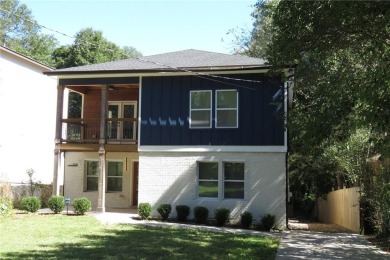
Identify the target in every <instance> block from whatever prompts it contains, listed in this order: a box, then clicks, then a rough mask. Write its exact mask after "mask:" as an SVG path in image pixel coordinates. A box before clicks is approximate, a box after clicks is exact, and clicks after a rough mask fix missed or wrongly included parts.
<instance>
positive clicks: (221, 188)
mask: <svg viewBox="0 0 390 260" xmlns="http://www.w3.org/2000/svg"><path fill="white" fill-rule="evenodd" d="M199 163H217V164H218V180H215V181H216V182H218V197H200V196H199V181H201V179H200V178H199ZM224 163H243V164H244V180H242V181H241V180H231V181H230V180H229V181H228V182H240V183H243V184H244V197H243V198H225V172H224ZM245 167H246V163H245V160H234V159H232V160H210V161H208V160H199V161H197V162H196V197H197V199H198V200H226V201H230V200H234V201H244V200H245V186H246V185H245V180H246V174H245V172H246V168H245ZM202 180H203V179H202ZM207 181H209V180H207Z"/></svg>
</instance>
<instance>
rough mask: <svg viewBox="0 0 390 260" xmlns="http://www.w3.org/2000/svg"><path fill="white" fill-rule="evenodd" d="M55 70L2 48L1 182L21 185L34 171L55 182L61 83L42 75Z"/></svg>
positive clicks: (40, 177)
mask: <svg viewBox="0 0 390 260" xmlns="http://www.w3.org/2000/svg"><path fill="white" fill-rule="evenodd" d="M51 70H52V69H51V68H50V67H48V66H46V65H44V64H41V63H39V62H37V61H35V60H33V59H30V58H28V57H26V56H23V55H21V54H18V53H17V52H14V51H12V50H11V49H9V48H6V47H3V46H0V120H1V127H0V179H7V180H8V181H10V182H12V183H20V182H21V181H23V180H24V181H25V180H27V179H28V178H27V174H26V170H27V169H29V168H32V169H34V170H35V172H36V173H35V174H34V177H35V178H36V180H37V181H38V180H39V181H42V182H44V183H50V182H51V181H52V173H53V150H54V145H53V140H54V129H55V119H56V117H55V115H56V114H55V109H56V100H55V97H56V89H55V86H56V85H57V79H56V77H47V76H45V75H43V74H42V72H49V71H51Z"/></svg>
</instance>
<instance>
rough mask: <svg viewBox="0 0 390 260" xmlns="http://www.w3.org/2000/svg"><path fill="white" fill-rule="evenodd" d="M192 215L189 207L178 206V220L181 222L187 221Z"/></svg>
mask: <svg viewBox="0 0 390 260" xmlns="http://www.w3.org/2000/svg"><path fill="white" fill-rule="evenodd" d="M189 215H190V207H188V206H187V205H177V206H176V218H177V221H179V222H185V221H187V218H188V216H189Z"/></svg>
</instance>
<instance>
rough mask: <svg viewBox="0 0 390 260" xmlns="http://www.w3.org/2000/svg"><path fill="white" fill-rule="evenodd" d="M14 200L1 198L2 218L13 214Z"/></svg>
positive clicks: (0, 212)
mask: <svg viewBox="0 0 390 260" xmlns="http://www.w3.org/2000/svg"><path fill="white" fill-rule="evenodd" d="M12 208H13V206H12V200H10V199H9V198H6V197H0V216H8V215H9V214H11V212H12Z"/></svg>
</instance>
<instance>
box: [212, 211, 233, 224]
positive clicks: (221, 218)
mask: <svg viewBox="0 0 390 260" xmlns="http://www.w3.org/2000/svg"><path fill="white" fill-rule="evenodd" d="M214 214H215V220H216V222H217V223H216V224H217V226H218V227H223V226H225V225H226V224H227V223H229V217H230V209H226V208H220V209H216V210H215V212H214Z"/></svg>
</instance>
